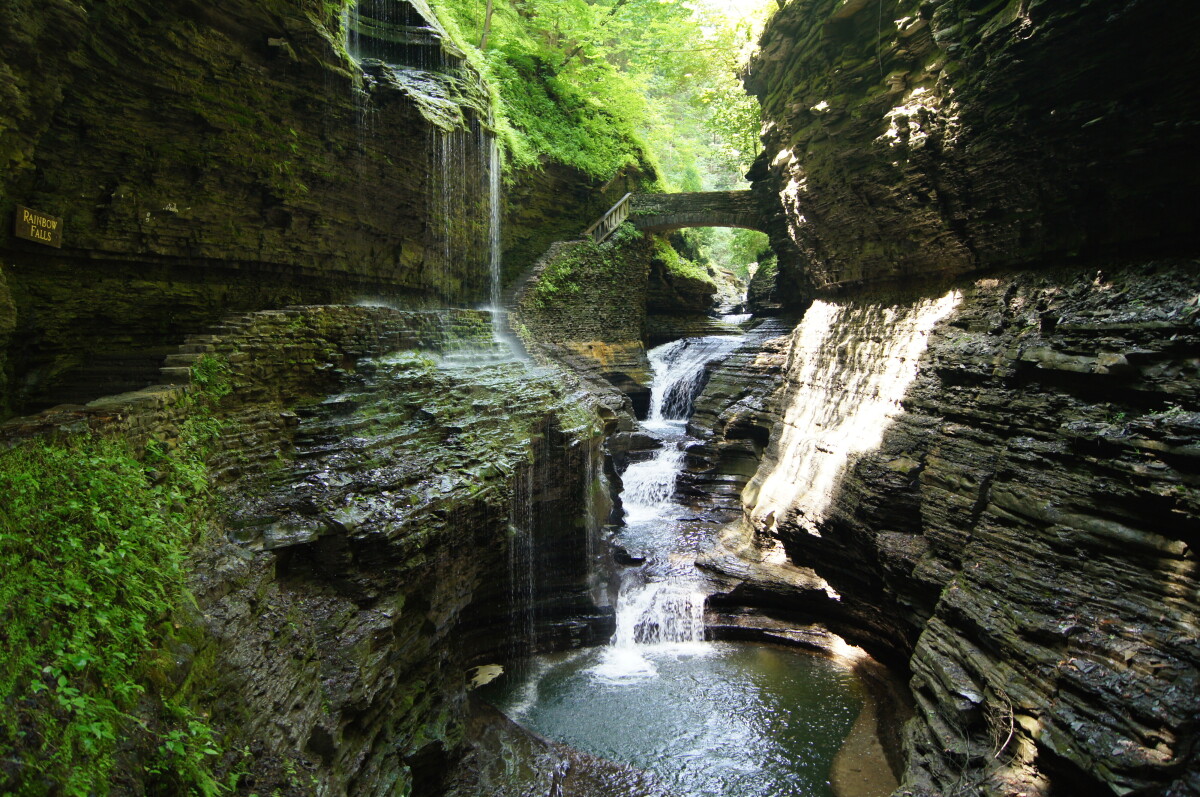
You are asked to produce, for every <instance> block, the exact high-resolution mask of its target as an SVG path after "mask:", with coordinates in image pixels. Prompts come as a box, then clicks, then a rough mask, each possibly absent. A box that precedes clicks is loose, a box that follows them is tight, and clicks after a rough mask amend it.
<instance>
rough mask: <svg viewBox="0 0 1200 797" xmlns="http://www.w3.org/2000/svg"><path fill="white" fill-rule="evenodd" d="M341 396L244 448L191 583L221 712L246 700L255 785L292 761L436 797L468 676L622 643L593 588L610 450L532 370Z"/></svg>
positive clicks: (401, 365)
mask: <svg viewBox="0 0 1200 797" xmlns="http://www.w3.org/2000/svg"><path fill="white" fill-rule="evenodd" d="M340 386H341V388H342V389H341V390H340V391H339V392H338V393H336V394H333V395H330V396H328V397H326V398H323V399H320V400H319V401H317V402H316V403H314V404H311V405H307V406H300V407H297V408H296V415H297V416H298V423H297V425H296V426H295V427H294V430H293V437H292V440H291V447H290V451H289V452H288V454H287V455H283V456H281V458H280V459H279V460H277V461H274V462H273V461H271V458H269V457H264V458H257V457H256V456H255V454H256V453H258V452H255V451H252V450H246V449H239V450H237V451H236V452H233V451H231V452H230V453H229V454H228V455H227V457H228V458H231V459H235V460H237V461H239V462H241V463H242V464H241V469H242V472H241V476H240V479H239V480H238V482H237V483H236V486H234V487H230V488H229V489H228V490H227V493H228V499H227V500H228V503H229V507H230V508H229V510H228V512H227V515H226V520H225V526H226V529H227V535H228V542H227V543H225V544H222V545H220V546H218V547H217V548H216V549H215V550H214V551H213V552H212V553H211V554H210V559H209V561H207V562H202V565H205V564H207V565H211V567H206V566H201V567H199V568H197V576H196V587H195V588H196V593H197V598H198V600H199V603H200V608H201V611H202V612H203V614H204V629H205V631H206V633H207V634H208V635H209V636H210V637H211V639H212V644H213V646H214V648H215V652H214V653H213V654H212V655H214V657H215V662H214V666H215V668H216V671H217V672H218V673H219V677H218V678H217V679H216V682H215V683H213V684H211V685H209V686H208V687H207V689H206V699H207V700H208V701H210V704H211V705H212V706H214V711H215V712H216V711H219V710H220V709H222V708H232V707H234V706H237V707H238V714H237V721H236V722H231V723H230V727H229V730H230V732H231V733H232V734H233V737H234V738H235V739H246V740H247V741H249V742H250V743H252V744H253V745H256V746H257V747H259V748H261V750H259V751H257V752H256V755H255V759H256V761H257V762H259V763H261V764H263V766H262V767H261V769H262V771H258V772H256V773H255V777H256V778H258V779H259V782H258V787H259V788H262V787H264V786H268V785H272V784H274V785H278V783H279V778H280V775H279V773H278V771H275V770H272V769H271V767H270V766H269V765H268V764H269V762H271V761H273V760H280V761H286V760H291V761H293V764H294V766H295V767H300V768H302V769H304V770H307V771H308V772H310V773H311V777H312V778H313V780H314V783H319V784H321V788H327V789H332V790H335V791H339V792H341V793H347V794H373V793H377V792H378V790H379V789H380V788H381V787H382V786H384V785H387V784H394V785H397V786H399V785H400V784H404V783H408V784H411V786H412V787H413V788H416V789H417V791H418V792H419V793H429V792H430V791H433V790H436V789H438V788H440V786H439V784H440V781H441V778H442V776H443V774H444V773H443V769H444V768H445V767H446V766H447V765H448V764H449V763H450V762H452V761H454V760H456V758H457V755H458V753H459V752H460V750H459V747H460V744H461V742H462V738H463V723H464V721H465V714H464V711H465V707H464V702H463V701H464V699H465V693H466V684H467V682H468V680H469V675H468V672H467V671H468V668H469V667H471V666H472V665H477V664H487V663H496V662H505V663H506V662H508V661H509V660H511V659H512V658H514V657H515V656H518V655H524V654H525V653H527V652H528V651H530V650H533V649H536V648H537V647H538V646H539V645H555V646H561V645H580V644H585V643H594V642H595V641H597V639H598V638H602V637H603V636H605V635H606V633H607V627H608V624H609V621H606V619H605V618H604V617H603V616H602V615H599V614H598V613H597V611H596V610H595V608H594V607H593V606H592V604H591V602H590V599H589V597H588V595H587V556H586V551H587V545H586V539H587V532H588V528H587V525H586V518H585V511H584V510H585V505H586V504H587V501H588V500H590V499H589V497H588V496H589V495H590V492H591V491H592V490H593V485H591V484H590V483H588V482H587V478H588V474H593V475H594V474H597V473H598V470H597V468H595V467H589V466H588V464H587V461H586V460H587V459H588V458H589V457H592V456H595V455H596V454H597V452H598V449H597V448H596V446H597V445H598V438H596V437H595V436H594V430H592V427H591V426H590V423H591V422H590V421H589V417H590V416H588V415H587V414H586V412H585V411H582V410H578V409H572V410H570V411H568V410H567V409H566V407H565V405H564V403H563V393H562V388H561V386H559V385H558V384H557V382H556V381H555V380H554V379H553V378H552V376H551V375H549V374H541V375H535V374H531V373H529V372H528V371H527V370H526V368H525V366H524V365H523V364H521V363H519V362H503V363H493V364H485V365H472V364H470V363H469V362H468V363H467V364H463V365H455V366H453V367H450V368H440V367H439V366H438V365H437V364H436V363H435V362H434V361H433V360H432V359H431V358H430V356H429V355H426V354H423V353H404V354H400V355H396V356H393V357H385V358H381V359H375V360H366V361H359V362H358V363H357V364H356V367H355V369H354V372H353V374H347V375H345V376H344V377H343V378H342V381H341V385H340ZM572 422H575V423H579V424H582V425H581V426H578V427H570V426H569V424H570V423H572ZM264 442H267V441H264ZM275 450H279V449H275ZM262 453H267V454H269V453H271V448H270V447H269V448H268V450H267V451H264V452H262ZM280 453H281V454H282V451H281V452H280Z"/></svg>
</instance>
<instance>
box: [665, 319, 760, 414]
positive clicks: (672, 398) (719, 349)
mask: <svg viewBox="0 0 1200 797" xmlns="http://www.w3.org/2000/svg"><path fill="white" fill-rule="evenodd" d="M740 341H741V338H740V337H736V336H723V335H714V336H709V337H704V338H683V339H682V340H677V341H674V342H672V343H664V344H663V345H662V346H658V347H656V348H654V349H651V350H650V352H649V353H648V357H649V359H650V367H651V368H652V369H653V371H654V384H653V386H652V389H651V393H650V413H649V416H648V417H647V419H646V421H647V422H646V424H645V425H646V426H649V427H662V426H663V425H664V424H665V423H666V422H667V421H686V420H687V419H688V418H689V417H690V416H691V414H692V409H693V408H694V406H695V403H696V397H697V396H698V395H699V393H700V390H701V388H703V386H704V380H705V376H706V373H707V371H706V367H707V366H708V364H709V363H711V362H713V361H714V360H719V359H721V358H722V357H725V356H726V355H728V354H729V353H730V352H731V351H733V350H734V349H735V348H736V347H737V345H738V343H739V342H740Z"/></svg>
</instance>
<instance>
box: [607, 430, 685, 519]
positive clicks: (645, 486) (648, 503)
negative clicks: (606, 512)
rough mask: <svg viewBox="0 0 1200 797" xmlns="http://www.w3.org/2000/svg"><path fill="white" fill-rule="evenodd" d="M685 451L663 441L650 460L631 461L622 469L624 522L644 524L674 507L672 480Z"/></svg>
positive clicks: (679, 468) (675, 477) (672, 443)
mask: <svg viewBox="0 0 1200 797" xmlns="http://www.w3.org/2000/svg"><path fill="white" fill-rule="evenodd" d="M685 455H686V452H685V451H684V450H683V449H682V448H681V447H680V446H679V445H678V444H677V443H675V442H674V441H671V440H666V441H664V444H663V447H662V448H660V449H659V450H658V451H657V452H656V453H655V456H654V458H653V459H648V460H646V461H645V462H635V463H633V464H632V465H630V466H629V467H628V468H626V470H625V474H624V476H622V477H621V478H622V481H623V482H624V485H625V490H624V492H622V493H621V501H622V503H623V504H624V506H625V522H626V523H629V524H632V523H645V522H647V521H651V520H656V519H659V518H663V517H665V516H666V515H667V513H668V512H670V510H671V509H673V508H676V507H677V505H676V504H675V502H674V501H673V500H672V499H673V497H674V495H675V480H676V479H677V478H678V476H679V471H680V470H681V469H682V468H683V460H684V457H685Z"/></svg>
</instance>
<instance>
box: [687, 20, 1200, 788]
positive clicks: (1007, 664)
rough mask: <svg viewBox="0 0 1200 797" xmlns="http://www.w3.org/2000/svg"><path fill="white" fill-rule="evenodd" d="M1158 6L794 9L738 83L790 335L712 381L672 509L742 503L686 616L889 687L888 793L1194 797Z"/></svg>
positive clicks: (1187, 225) (1191, 386)
mask: <svg viewBox="0 0 1200 797" xmlns="http://www.w3.org/2000/svg"><path fill="white" fill-rule="evenodd" d="M1168 5H1169V6H1170V10H1171V14H1168V15H1167V16H1162V15H1161V14H1162V12H1164V10H1165V9H1164V8H1163V7H1162V6H1156V7H1155V8H1153V9H1151V8H1150V7H1149V6H1147V5H1145V4H1142V3H1135V2H1131V3H1118V4H1113V3H1082V4H1075V5H1072V6H1071V7H1069V8H1068V7H1066V6H1060V5H1055V4H1050V3H1039V2H1035V1H1033V0H1030V2H1024V1H1022V2H1011V3H993V4H984V3H972V2H954V1H953V0H946V1H945V2H924V3H920V4H917V3H902V2H898V3H892V2H883V3H878V4H872V3H869V2H858V1H857V0H844V1H843V2H820V1H816V2H805V1H796V2H791V3H789V4H787V5H785V6H784V7H783V8H782V9H781V10H780V12H779V13H778V15H777V16H776V18H775V19H774V20H773V21H772V23H771V24H770V26H769V27H768V30H767V32H766V34H765V35H764V38H763V47H762V53H761V55H760V56H759V57H758V59H757V60H756V61H755V62H754V63H753V64H752V66H751V69H750V76H749V79H748V83H749V85H750V86H751V88H752V89H753V90H754V91H755V92H756V93H757V94H759V96H760V98H761V99H762V101H763V105H764V113H765V115H766V120H767V121H766V127H765V130H766V133H765V137H764V141H765V143H766V152H765V154H764V156H763V157H762V158H760V160H759V162H758V164H757V165H756V167H755V170H754V172H753V173H752V174H753V176H754V178H755V183H754V189H755V191H756V193H757V195H758V196H759V199H760V202H761V203H762V205H763V207H764V209H765V210H766V211H772V212H773V218H774V220H775V221H774V223H773V226H772V229H771V237H772V244H773V247H774V248H775V250H776V252H777V253H778V254H779V255H780V264H779V294H780V295H782V297H783V298H784V299H785V300H787V301H790V304H791V307H792V308H793V309H794V310H795V311H796V312H800V311H804V316H803V317H802V318H801V320H800V322H799V324H798V325H797V326H796V327H795V329H794V330H793V331H791V332H790V333H789V332H788V331H787V328H776V329H767V328H765V327H764V329H763V333H762V341H761V342H760V344H759V348H758V349H757V350H747V351H745V352H743V353H740V354H739V355H737V356H735V357H734V358H733V359H732V360H731V362H730V363H729V364H728V365H727V366H726V367H724V368H723V369H718V371H717V372H716V373H715V374H714V375H713V377H712V379H711V380H710V386H709V388H708V390H707V391H706V394H705V396H704V397H702V398H701V400H700V402H699V405H698V409H697V415H696V418H695V419H694V421H693V427H696V428H695V429H694V433H695V434H697V435H699V436H700V437H701V438H702V440H703V443H702V445H701V446H699V447H697V448H695V449H693V451H692V452H691V454H690V457H689V470H690V473H689V474H688V475H687V484H688V488H687V489H696V490H708V489H713V488H715V490H716V492H717V494H718V500H717V501H716V502H715V505H717V506H718V507H722V508H724V509H726V510H733V509H735V507H736V503H737V502H736V501H735V500H733V498H734V496H735V495H739V494H740V498H741V500H744V501H745V503H746V507H745V515H744V521H743V523H742V524H741V525H740V526H734V527H731V529H730V531H729V532H728V533H727V536H726V538H725V539H724V541H723V543H724V544H723V546H722V547H721V548H720V549H718V550H717V551H714V552H713V553H712V554H711V555H710V556H709V557H708V559H707V560H706V566H707V567H709V568H710V569H711V570H713V571H714V572H717V573H721V574H723V575H722V577H723V578H731V579H733V580H732V581H731V582H727V584H726V585H725V586H724V587H723V588H722V589H723V592H722V593H721V594H719V595H717V596H715V597H714V599H713V604H714V607H715V608H716V609H717V610H720V611H727V610H728V608H729V607H730V606H736V605H739V604H740V605H751V606H756V607H757V608H758V610H760V611H763V612H766V613H768V614H773V615H777V616H781V617H786V618H790V619H791V620H793V621H796V620H812V619H824V620H825V621H826V622H828V623H830V624H831V625H832V627H834V628H835V629H836V630H838V631H839V632H840V633H843V634H844V635H845V636H846V637H847V638H848V639H849V640H850V641H852V642H854V643H856V644H860V645H862V646H863V647H865V648H866V649H867V650H868V651H870V652H871V653H872V654H874V655H875V656H877V657H878V658H881V659H883V660H885V661H890V662H892V663H894V664H896V665H898V666H900V667H902V668H907V670H908V671H909V672H910V673H911V684H910V685H911V687H912V690H913V695H914V698H915V701H916V715H915V717H914V719H913V720H912V721H911V722H910V723H909V725H908V728H907V742H906V752H907V755H908V764H907V767H908V768H907V774H906V778H905V781H904V784H903V786H902V788H901V790H900V791H899V792H898V793H899V794H931V795H932V794H978V793H983V794H994V795H1013V794H1018V793H1022V794H1026V795H1050V794H1054V795H1076V794H1131V793H1136V794H1171V795H1176V794H1193V793H1197V792H1200V779H1198V778H1200V775H1198V773H1200V763H1198V762H1197V760H1196V757H1195V756H1196V747H1197V737H1196V727H1195V722H1194V720H1195V717H1196V716H1197V712H1198V710H1200V704H1198V703H1197V699H1196V694H1197V680H1198V679H1200V635H1198V631H1200V629H1198V628H1197V626H1196V622H1197V610H1198V608H1200V606H1198V604H1200V598H1198V596H1200V592H1198V584H1197V573H1196V551H1195V545H1196V539H1195V535H1196V529H1197V527H1198V526H1197V512H1198V500H1200V468H1198V467H1197V461H1196V459H1195V451H1196V441H1197V434H1198V432H1200V413H1198V410H1200V400H1198V399H1200V396H1198V395H1197V393H1198V391H1200V388H1198V385H1200V373H1197V367H1198V363H1197V361H1196V359H1195V351H1196V344H1197V342H1198V341H1197V336H1198V335H1200V306H1198V305H1197V301H1198V299H1197V297H1198V296H1200V270H1198V269H1197V261H1195V260H1193V259H1191V258H1192V257H1193V256H1194V255H1195V254H1196V253H1197V252H1196V249H1197V247H1196V244H1195V239H1194V233H1193V230H1192V216H1193V215H1194V214H1193V213H1192V210H1191V208H1192V205H1191V203H1190V202H1189V201H1188V200H1187V199H1186V196H1187V195H1188V194H1190V193H1191V192H1193V191H1194V190H1195V189H1196V187H1197V185H1198V184H1200V180H1197V177H1198V175H1197V173H1196V164H1197V161H1196V159H1195V158H1194V157H1193V155H1192V153H1191V146H1192V144H1193V142H1194V140H1195V136H1194V132H1193V131H1194V128H1195V119H1196V118H1197V116H1198V110H1200V92H1197V91H1196V89H1195V87H1194V86H1193V85H1191V83H1190V82H1189V81H1187V80H1186V79H1181V76H1183V75H1186V74H1190V73H1192V72H1194V68H1195V58H1196V51H1195V48H1194V47H1191V46H1190V45H1189V44H1187V43H1186V42H1185V41H1184V40H1183V39H1182V38H1180V34H1179V32H1178V29H1177V28H1176V27H1175V25H1176V23H1177V22H1178V21H1180V20H1182V19H1190V20H1193V21H1195V19H1196V13H1197V11H1196V9H1195V8H1193V7H1191V6H1187V7H1185V6H1184V5H1175V4H1168ZM980 272H982V274H981V273H980ZM814 298H815V302H814ZM935 309H936V310H937V312H933V311H934V310H935ZM771 323H772V324H779V323H780V322H779V321H772V322H771ZM722 495H724V496H727V498H724V499H721V498H720V496H722Z"/></svg>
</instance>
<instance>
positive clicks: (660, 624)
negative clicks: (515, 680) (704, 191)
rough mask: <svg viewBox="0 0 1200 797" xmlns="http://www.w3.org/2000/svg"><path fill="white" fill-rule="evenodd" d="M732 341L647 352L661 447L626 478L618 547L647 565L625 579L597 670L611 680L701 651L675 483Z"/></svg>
mask: <svg viewBox="0 0 1200 797" xmlns="http://www.w3.org/2000/svg"><path fill="white" fill-rule="evenodd" d="M740 341H741V338H739V337H734V336H729V337H725V336H711V337H704V338H685V339H683V340H678V341H674V342H672V343H667V344H664V345H662V346H659V347H657V348H655V349H652V350H651V351H650V352H649V359H650V365H651V367H652V369H653V372H654V381H653V383H652V385H651V397H650V413H649V417H648V418H647V420H646V422H645V423H643V424H642V430H643V431H644V432H646V433H647V434H650V435H652V436H654V437H655V438H657V439H658V440H659V441H660V444H661V446H660V448H659V449H658V450H657V451H655V452H654V455H653V456H652V457H651V458H650V459H648V460H645V461H643V462H635V463H632V464H631V465H630V466H629V467H628V468H626V470H625V473H624V474H623V475H622V482H623V483H624V490H623V491H622V493H621V502H622V505H623V506H624V508H625V529H624V531H623V532H622V534H621V537H620V542H621V543H622V544H624V545H625V546H626V547H628V548H630V549H633V550H637V551H638V552H639V553H641V554H642V555H644V556H645V557H646V559H647V562H646V564H645V565H644V566H643V567H642V568H640V569H638V570H631V571H629V572H627V573H625V574H624V576H623V578H622V582H621V587H620V592H619V594H618V597H617V611H616V622H617V630H616V633H615V634H614V635H613V639H612V642H611V643H610V645H609V647H608V648H607V649H606V650H605V652H604V656H603V658H602V659H601V661H600V662H599V664H597V665H596V667H595V668H593V673H594V675H595V677H597V678H599V679H601V680H603V681H608V682H613V681H620V680H622V679H628V678H633V679H638V678H646V677H653V676H654V674H655V673H656V671H657V670H656V667H655V665H654V663H653V662H652V661H651V660H650V659H649V658H647V656H646V654H647V653H648V652H668V653H670V654H672V655H675V654H678V653H680V652H683V651H687V652H690V653H703V652H704V650H705V648H704V645H703V643H704V597H705V596H704V592H703V591H702V590H701V589H700V587H699V581H698V579H697V577H696V574H695V569H694V567H693V562H694V557H695V551H694V550H693V548H694V540H693V539H692V538H691V537H690V535H689V534H688V529H687V528H686V525H685V524H681V522H680V520H681V518H682V516H683V515H685V514H686V513H687V509H686V507H684V506H683V505H681V504H680V503H678V502H677V501H676V500H675V483H676V480H677V479H678V476H679V473H680V472H681V471H682V469H683V467H684V463H685V460H686V455H687V454H686V451H687V445H688V443H689V442H690V438H688V436H687V435H686V434H685V432H684V428H683V427H684V425H685V424H686V422H687V418H688V417H689V416H690V415H691V412H692V409H693V407H694V405H695V401H696V396H697V394H698V393H699V392H700V390H701V389H702V388H703V386H704V382H705V376H706V369H707V367H708V365H709V363H711V362H713V361H715V360H718V359H720V358H722V357H724V356H726V355H728V354H729V353H730V352H732V351H733V350H734V349H735V348H736V347H737V345H738V343H739V342H740Z"/></svg>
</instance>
